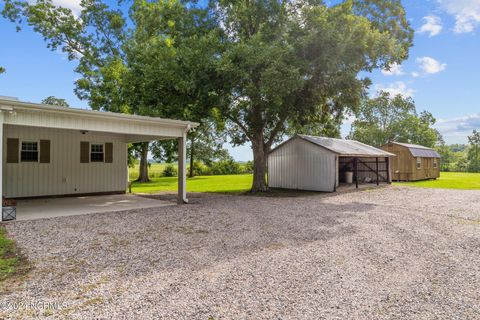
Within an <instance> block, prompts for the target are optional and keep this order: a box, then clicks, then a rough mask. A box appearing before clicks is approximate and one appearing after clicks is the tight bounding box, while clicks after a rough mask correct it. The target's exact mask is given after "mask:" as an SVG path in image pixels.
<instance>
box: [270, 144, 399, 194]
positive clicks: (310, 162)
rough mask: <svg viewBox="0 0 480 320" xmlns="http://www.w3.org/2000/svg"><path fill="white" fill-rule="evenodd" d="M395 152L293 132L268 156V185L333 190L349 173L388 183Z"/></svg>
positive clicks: (358, 178) (362, 179) (360, 178)
mask: <svg viewBox="0 0 480 320" xmlns="http://www.w3.org/2000/svg"><path fill="white" fill-rule="evenodd" d="M394 156H395V155H394V154H392V153H389V152H386V151H384V150H381V149H378V148H374V147H372V146H369V145H366V144H364V143H361V142H358V141H354V140H342V139H334V138H325V137H315V136H308V135H296V136H294V137H293V138H291V139H289V140H287V141H285V142H284V143H282V144H280V145H278V146H277V147H276V148H274V149H273V150H272V151H271V152H270V154H269V156H268V185H269V187H271V188H282V189H297V190H311V191H324V192H335V191H336V190H337V188H338V186H339V184H340V183H341V182H344V180H345V178H344V177H345V173H346V172H352V173H353V181H354V182H355V183H356V185H357V187H358V184H359V183H362V182H374V183H377V184H379V183H380V182H387V183H390V182H391V175H390V158H391V157H394Z"/></svg>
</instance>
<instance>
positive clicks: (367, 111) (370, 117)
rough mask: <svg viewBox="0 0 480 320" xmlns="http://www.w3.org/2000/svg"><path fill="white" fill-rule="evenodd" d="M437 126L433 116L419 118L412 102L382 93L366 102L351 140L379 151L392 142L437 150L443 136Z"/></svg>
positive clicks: (398, 96) (356, 122)
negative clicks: (435, 126)
mask: <svg viewBox="0 0 480 320" xmlns="http://www.w3.org/2000/svg"><path fill="white" fill-rule="evenodd" d="M434 124H435V118H434V117H433V116H432V114H431V113H429V112H427V111H423V112H421V113H420V114H419V115H418V114H417V112H416V108H415V102H414V101H413V99H412V98H405V97H402V96H401V95H396V96H395V97H392V96H391V95H390V94H389V93H388V92H380V93H379V95H378V97H375V98H372V99H370V98H366V99H365V100H364V101H363V103H362V105H361V107H360V112H359V113H358V114H357V118H356V119H355V121H354V122H353V123H352V128H351V131H350V134H349V135H348V138H349V139H353V140H358V141H361V142H363V143H366V144H370V145H374V146H377V147H379V146H382V145H384V144H386V143H388V142H389V141H397V142H406V143H415V144H420V145H424V146H426V147H434V146H435V145H436V144H437V143H440V142H441V141H442V137H441V135H440V133H439V132H438V131H437V130H436V129H434V128H432V126H433V125H434Z"/></svg>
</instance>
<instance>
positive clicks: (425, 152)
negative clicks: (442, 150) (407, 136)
mask: <svg viewBox="0 0 480 320" xmlns="http://www.w3.org/2000/svg"><path fill="white" fill-rule="evenodd" d="M391 143H393V144H396V145H399V146H403V147H405V148H408V150H409V151H410V153H411V154H412V156H413V157H421V158H441V157H442V156H440V154H439V153H438V152H437V151H435V150H433V149H432V148H427V147H425V146H421V145H419V144H411V143H401V142H391Z"/></svg>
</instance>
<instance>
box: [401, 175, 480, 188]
mask: <svg viewBox="0 0 480 320" xmlns="http://www.w3.org/2000/svg"><path fill="white" fill-rule="evenodd" d="M394 184H395V185H398V186H411V187H420V188H439V189H463V190H480V173H465V172H442V173H440V178H439V179H437V180H425V181H416V182H395V183H394Z"/></svg>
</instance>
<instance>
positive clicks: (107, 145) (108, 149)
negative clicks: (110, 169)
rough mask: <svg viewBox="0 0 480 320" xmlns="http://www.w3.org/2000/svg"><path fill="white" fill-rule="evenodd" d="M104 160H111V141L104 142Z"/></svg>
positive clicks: (110, 161)
mask: <svg viewBox="0 0 480 320" xmlns="http://www.w3.org/2000/svg"><path fill="white" fill-rule="evenodd" d="M105 162H106V163H112V162H113V143H111V142H107V143H105Z"/></svg>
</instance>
